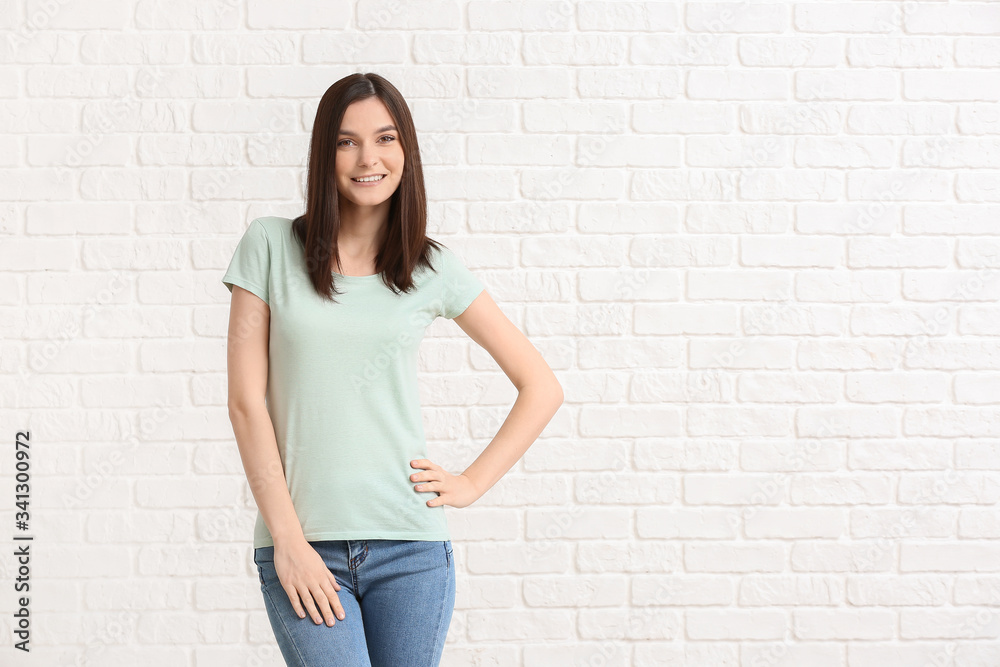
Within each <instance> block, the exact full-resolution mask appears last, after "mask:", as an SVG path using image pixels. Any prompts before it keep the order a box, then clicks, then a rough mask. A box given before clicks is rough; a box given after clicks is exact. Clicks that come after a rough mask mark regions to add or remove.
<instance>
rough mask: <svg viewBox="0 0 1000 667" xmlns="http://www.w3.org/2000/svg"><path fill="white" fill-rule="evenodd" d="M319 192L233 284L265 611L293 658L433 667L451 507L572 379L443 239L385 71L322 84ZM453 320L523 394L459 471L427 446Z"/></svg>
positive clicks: (534, 426) (531, 433) (234, 348)
mask: <svg viewBox="0 0 1000 667" xmlns="http://www.w3.org/2000/svg"><path fill="white" fill-rule="evenodd" d="M307 188H308V192H307V201H306V212H305V214H304V215H302V216H300V217H299V218H296V219H295V220H290V219H287V218H280V217H264V218H257V219H255V220H254V221H253V222H251V224H250V226H249V227H248V228H247V230H246V232H245V233H244V234H243V237H242V238H241V239H240V242H239V244H238V245H237V247H236V250H235V252H234V254H233V258H232V261H231V262H230V265H229V268H228V269H227V271H226V273H225V275H224V277H223V279H222V281H223V283H224V284H225V285H226V286H227V287H228V288H229V290H230V292H232V305H231V310H230V320H229V337H228V352H227V363H228V372H229V416H230V420H231V421H232V424H233V432H234V434H235V436H236V442H237V445H238V447H239V451H240V457H241V459H242V461H243V467H244V469H245V471H246V475H247V480H248V482H249V484H250V489H251V491H252V492H253V496H254V499H255V500H256V502H257V507H258V514H257V521H256V525H255V527H254V541H253V544H254V563H255V564H256V566H257V571H258V575H259V578H260V584H261V591H262V593H263V597H264V604H265V607H266V609H267V614H268V618H269V620H270V622H271V627H272V628H273V630H274V633H275V637H276V639H277V642H278V646H279V647H280V649H281V653H282V655H283V657H284V659H285V662H286V663H287V664H289V665H297V666H310V667H313V666H315V667H319V666H323V667H325V666H327V665H337V666H338V667H352V666H354V665H358V666H360V665H374V666H376V667H378V666H383V667H390V666H391V667H397V666H399V665H406V666H407V667H431V666H434V665H438V664H439V661H440V658H441V655H442V653H443V651H444V641H445V637H446V636H447V634H448V626H449V624H450V622H451V617H452V611H453V609H454V602H455V562H454V553H453V552H452V546H451V541H450V534H449V531H448V524H447V522H446V521H445V517H444V506H445V505H450V506H452V507H456V508H460V507H467V506H469V505H471V504H472V503H474V502H475V501H476V500H477V499H478V498H479V497H480V496H482V495H483V494H484V493H485V492H486V491H487V490H488V489H490V487H492V486H493V485H494V484H495V483H496V482H497V481H498V480H499V479H500V478H502V477H503V475H505V474H506V473H507V471H508V470H510V468H511V467H512V466H513V465H514V464H515V463H516V462H517V461H518V459H520V457H521V456H522V455H523V454H524V452H525V450H527V448H528V447H529V446H530V445H531V443H532V442H534V440H535V439H536V438H537V437H538V435H539V434H540V433H541V431H542V429H543V428H544V427H545V425H546V424H547V423H548V422H549V420H550V419H551V418H552V416H553V415H554V413H555V412H556V410H557V409H558V407H559V405H561V403H562V400H563V394H562V388H561V387H560V385H559V383H558V382H557V380H556V378H555V376H554V375H553V373H552V371H551V369H550V368H549V366H548V365H547V364H546V363H545V361H544V360H543V359H542V357H541V355H540V354H539V353H538V351H537V350H536V349H535V348H534V347H533V346H532V344H531V343H530V342H529V341H528V340H527V339H526V338H525V337H524V335H522V334H521V332H520V331H519V330H518V329H517V327H516V326H514V324H513V323H512V322H510V320H508V319H507V317H506V316H505V315H504V314H503V313H502V312H501V311H500V309H499V308H498V307H497V305H496V303H494V301H493V300H492V299H491V298H490V296H489V294H487V293H486V291H485V290H484V289H483V285H482V283H481V282H480V281H479V279H478V278H477V277H476V276H475V275H474V274H473V273H472V272H470V271H469V270H468V269H467V268H466V267H465V266H464V264H463V263H462V261H461V260H460V259H459V258H458V256H457V255H455V254H454V253H452V252H451V251H450V250H448V249H447V248H446V247H444V246H442V245H441V244H439V243H437V242H435V241H433V240H432V239H429V238H428V237H427V236H426V196H425V191H424V180H423V170H422V168H421V162H420V153H419V149H418V146H417V137H416V131H415V129H414V126H413V120H412V118H411V115H410V110H409V108H408V107H407V104H406V102H405V101H404V99H403V97H402V96H401V95H400V93H399V91H397V90H396V88H395V87H393V86H392V85H391V84H390V83H389V82H388V81H386V80H385V79H384V78H382V77H380V76H378V75H376V74H360V73H359V74H352V75H350V76H347V77H345V78H344V79H341V80H340V81H338V82H337V83H335V84H334V85H333V86H331V87H330V89H329V90H327V91H326V94H324V95H323V98H322V99H321V100H320V103H319V107H318V109H317V111H316V119H315V122H314V124H313V132H312V142H311V145H310V155H309V172H308V184H307ZM437 317H445V318H448V319H454V321H455V322H456V323H457V324H458V325H459V327H461V329H462V330H463V331H465V333H466V334H468V336H469V337H470V338H472V340H474V341H475V342H476V343H478V344H479V345H481V346H482V347H483V348H484V349H486V350H487V352H489V354H490V355H492V357H493V358H494V359H495V360H496V362H497V364H498V365H499V366H500V368H501V369H503V371H504V373H505V374H506V375H507V377H508V378H510V380H511V382H512V383H513V384H514V386H515V387H516V388H517V400H516V401H515V402H514V405H513V407H512V408H511V411H510V414H509V415H508V417H507V419H506V420H505V421H504V423H503V425H502V426H501V428H500V429H499V431H498V433H497V435H496V437H494V438H493V440H492V442H491V443H490V444H489V446H488V447H487V448H486V449H485V450H484V451H483V452H482V454H480V456H479V457H478V458H477V459H476V460H475V461H474V462H473V463H472V464H471V465H470V466H469V467H468V468H467V469H466V470H465V471H464V472H462V473H459V474H452V473H451V472H449V471H447V470H445V469H444V468H442V467H441V466H440V465H438V464H436V463H434V462H433V461H430V460H429V459H428V458H427V454H426V451H425V450H426V442H425V438H424V431H423V425H422V421H421V415H420V403H419V400H418V392H417V376H416V366H417V363H416V360H417V348H418V346H419V343H420V340H421V338H422V337H423V335H424V332H425V330H426V328H427V326H428V325H429V324H430V323H431V322H433V321H434V319H435V318H437ZM324 621H325V624H324Z"/></svg>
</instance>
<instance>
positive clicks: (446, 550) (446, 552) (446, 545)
mask: <svg viewBox="0 0 1000 667" xmlns="http://www.w3.org/2000/svg"><path fill="white" fill-rule="evenodd" d="M442 544H444V558H445V560H446V561H448V565H449V567H450V566H451V558H452V553H453V552H452V548H451V540H445V541H444V542H442Z"/></svg>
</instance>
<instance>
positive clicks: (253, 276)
mask: <svg viewBox="0 0 1000 667" xmlns="http://www.w3.org/2000/svg"><path fill="white" fill-rule="evenodd" d="M270 270H271V248H270V244H269V243H268V240H267V232H266V231H264V226H263V225H262V224H261V222H260V220H254V221H253V222H251V223H250V226H249V227H247V229H246V231H245V232H243V238H241V239H240V242H239V243H238V244H237V245H236V250H235V251H234V252H233V258H232V260H230V262H229V268H228V269H226V273H225V275H224V276H222V282H223V284H224V285H225V286H226V287H227V288H228V289H229V291H230V292H232V291H233V285H239V286H240V287H242V288H243V289H245V290H247V291H249V292H252V293H253V294H256V295H257V296H259V297H260V298H261V299H263V300H264V303H266V304H268V305H270V302H269V301H268V298H269V293H268V288H267V286H268V274H269V272H270Z"/></svg>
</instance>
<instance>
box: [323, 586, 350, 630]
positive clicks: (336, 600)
mask: <svg viewBox="0 0 1000 667" xmlns="http://www.w3.org/2000/svg"><path fill="white" fill-rule="evenodd" d="M333 583H334V584H337V582H336V580H334V582H333ZM337 586H338V587H339V584H337ZM323 592H324V593H325V594H326V597H327V599H328V600H329V601H330V602H331V603H332V604H333V612H334V613H335V614H336V615H337V618H338V619H340V620H341V621H342V620H344V616H345V614H344V606H343V605H342V604H340V596H339V595H337V592H336V591H335V590H333V584H331V583H330V582H329V580H327V581H326V585H325V586H324V588H323ZM331 625H332V624H331Z"/></svg>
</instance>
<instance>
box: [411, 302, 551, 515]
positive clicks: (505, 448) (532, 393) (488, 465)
mask: <svg viewBox="0 0 1000 667" xmlns="http://www.w3.org/2000/svg"><path fill="white" fill-rule="evenodd" d="M455 323H456V324H458V326H460V327H461V328H462V330H463V331H465V333H466V334H468V336H469V338H471V339H472V340H474V341H475V342H476V343H478V344H479V345H480V346H482V347H483V349H485V350H486V351H487V352H489V353H490V356H492V357H493V359H494V360H495V361H496V362H497V364H498V365H499V366H500V368H501V369H502V370H503V372H504V373H505V374H506V375H507V377H508V378H510V381H511V382H512V383H513V384H514V387H516V388H517V400H516V401H514V405H513V407H511V409H510V413H509V414H508V415H507V418H506V419H505V420H504V422H503V424H502V425H501V426H500V429H499V430H498V431H497V434H496V436H494V438H493V440H492V441H491V442H490V444H489V445H488V446H487V447H486V449H484V450H483V452H482V454H480V455H479V457H478V458H477V459H476V460H475V461H473V462H472V465H470V466H469V467H468V468H467V469H466V470H465V472H464V473H462V474H461V475H450V474H449V473H447V472H446V471H444V470H443V469H442V468H441V467H440V466H438V465H436V464H434V463H432V462H431V461H428V460H427V459H419V460H416V461H411V462H410V465H411V466H412V467H414V468H423V469H425V471H424V472H419V473H414V474H412V475H410V480H411V481H414V482H422V484H421V485H420V486H419V487H417V491H422V492H429V491H436V492H438V493H439V496H438V497H437V498H434V499H433V500H429V501H427V505H428V506H429V507H434V506H436V505H452V506H455V507H466V506H467V505H471V504H472V503H474V502H475V501H476V500H478V499H479V498H480V497H481V496H482V495H483V494H484V493H486V492H487V491H489V489H490V488H491V487H492V486H493V485H494V484H496V483H497V482H498V481H499V480H500V479H501V478H502V477H503V476H504V475H506V474H507V472H508V471H509V470H510V469H511V468H512V467H513V466H514V464H515V463H517V462H518V460H519V459H520V458H521V457H522V456H523V455H524V453H525V452H526V451H527V450H528V447H530V446H531V445H532V443H534V442H535V440H536V439H537V438H538V436H539V435H541V433H542V430H543V429H544V428H545V425H546V424H548V423H549V421H550V420H551V419H552V417H553V415H555V413H556V411H557V410H558V409H559V406H560V405H562V402H563V390H562V386H561V385H560V384H559V381H558V380H557V379H556V376H555V374H554V373H553V372H552V369H551V368H549V365H548V364H547V363H546V362H545V359H543V358H542V355H541V354H540V353H539V352H538V350H537V349H535V346H534V345H532V344H531V341H529V340H528V339H527V337H526V336H525V335H524V334H523V333H521V331H520V330H519V329H518V328H517V327H516V326H515V325H514V323H513V322H511V321H510V319H508V318H507V316H506V315H504V313H503V311H501V310H500V307H499V306H497V304H496V302H494V301H493V299H492V298H491V297H490V295H489V294H488V293H487V292H486V291H485V290H484V291H483V292H482V293H481V294H480V295H479V296H478V297H476V299H475V301H473V302H472V304H470V305H469V307H468V308H466V309H465V311H464V312H463V313H462V314H461V315H459V316H458V317H456V318H455Z"/></svg>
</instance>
